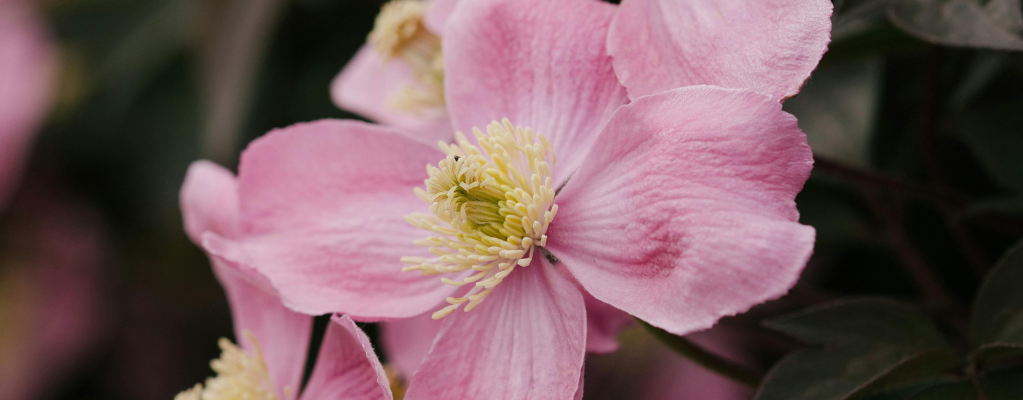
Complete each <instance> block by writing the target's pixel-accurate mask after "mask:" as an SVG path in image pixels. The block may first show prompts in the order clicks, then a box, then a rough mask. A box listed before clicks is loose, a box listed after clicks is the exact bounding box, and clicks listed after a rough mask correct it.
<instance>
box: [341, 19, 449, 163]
mask: <svg viewBox="0 0 1023 400" xmlns="http://www.w3.org/2000/svg"><path fill="white" fill-rule="evenodd" d="M458 1H459V0H394V1H392V2H391V3H389V4H387V5H385V6H384V9H383V10H382V11H381V14H382V15H381V17H380V18H386V17H387V13H388V12H389V11H390V12H391V13H392V14H393V13H394V8H395V7H394V6H402V5H407V6H409V7H411V8H415V9H416V11H418V12H417V13H416V15H412V16H407V17H406V18H407V19H408V20H407V21H405V24H406V25H409V24H411V25H417V26H413V27H406V28H414V29H416V30H420V31H421V32H419V33H418V34H420V35H429V36H432V39H435V40H436V49H435V51H436V54H434V55H433V56H437V57H439V56H440V44H441V40H442V39H441V38H442V36H443V31H444V24H445V23H446V22H447V19H448V16H449V15H450V14H451V11H452V10H453V9H454V7H455V5H456V4H458ZM382 22H386V21H380V19H378V22H377V28H375V29H374V33H373V34H371V37H370V43H367V44H366V45H363V46H362V48H360V49H359V51H358V52H357V53H356V54H355V56H354V57H352V60H351V61H349V62H348V65H346V66H345V68H344V69H343V70H342V71H341V73H339V74H338V75H337V77H336V78H334V82H333V83H331V87H330V94H331V98H332V99H333V100H334V104H335V105H337V106H338V107H339V108H342V109H345V110H348V111H351V112H354V113H356V114H359V115H362V116H364V117H366V118H369V119H371V120H373V121H376V122H378V123H381V124H384V125H389V126H393V127H397V128H401V129H404V130H406V131H408V132H412V133H415V134H416V136H418V137H421V138H423V139H424V140H426V141H427V142H428V143H433V142H434V141H436V140H450V139H451V133H452V130H451V123H450V120H449V119H448V115H447V109H446V106H445V105H444V102H443V90H442V87H424V82H422V80H423V79H417V76H416V75H417V74H422V73H424V71H421V70H422V69H423V68H424V67H423V66H422V65H421V64H422V63H423V62H424V61H418V62H416V61H415V59H416V58H417V57H418V58H423V57H429V56H427V55H423V54H417V53H413V54H411V55H410V56H411V58H412V61H413V62H409V61H410V60H408V58H410V57H402V56H401V55H400V54H398V55H395V54H386V55H385V54H381V53H382V52H381V51H380V50H379V49H377V48H375V47H379V46H374V43H373V39H374V34H380V33H381V32H380V31H385V32H382V33H383V34H385V35H395V33H394V32H386V31H387V30H388V29H391V30H393V29H394V27H388V26H381V25H382ZM414 40H415V39H414V38H413V39H404V40H402V41H401V42H412V41H414ZM410 44H411V45H410ZM383 47H385V48H387V50H386V51H388V53H391V52H398V53H401V52H402V51H403V48H402V47H413V48H418V47H422V46H421V45H417V44H415V43H391V44H390V46H387V45H385V46H383ZM394 47H399V48H398V49H394ZM405 52H406V53H409V51H405ZM427 68H430V67H429V66H427ZM434 68H439V71H434V72H432V73H433V74H437V73H439V74H440V76H439V77H436V76H435V77H430V78H427V79H428V80H429V79H436V78H440V82H439V83H440V84H441V85H443V66H442V65H441V66H435V67H434ZM433 83H434V82H426V85H425V86H433ZM406 90H413V91H421V92H423V93H421V94H422V95H424V96H428V97H429V96H431V95H432V96H433V97H436V96H438V95H439V96H440V97H438V98H436V99H434V100H432V101H429V102H432V103H435V104H420V105H418V106H416V105H412V106H404V107H403V106H402V105H401V104H396V102H395V100H400V97H401V95H402V92H403V91H406ZM430 92H436V93H430Z"/></svg>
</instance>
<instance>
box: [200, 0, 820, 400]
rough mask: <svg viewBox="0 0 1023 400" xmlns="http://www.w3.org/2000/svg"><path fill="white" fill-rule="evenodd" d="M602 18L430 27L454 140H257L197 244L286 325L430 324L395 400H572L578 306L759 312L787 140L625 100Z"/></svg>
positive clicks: (502, 19) (371, 136)
mask: <svg viewBox="0 0 1023 400" xmlns="http://www.w3.org/2000/svg"><path fill="white" fill-rule="evenodd" d="M615 11H616V9H615V7H614V6H612V5H609V4H606V3H601V2H591V1H586V0H565V1H557V2H552V1H544V0H475V1H471V2H464V3H462V4H460V5H459V6H458V7H457V8H456V10H455V11H454V12H453V14H452V15H451V17H450V19H449V20H448V23H447V25H446V26H445V31H444V37H445V38H446V39H445V42H444V43H445V44H444V60H445V61H444V62H445V74H446V78H445V92H446V105H447V110H448V113H449V114H450V116H451V119H452V123H453V125H454V127H455V128H457V129H458V130H460V131H461V132H472V133H473V135H472V137H473V138H472V139H469V138H467V137H465V136H464V135H459V139H458V141H457V142H456V143H454V144H444V145H442V146H441V150H439V151H438V150H437V149H435V148H432V147H430V146H428V145H426V144H424V143H422V142H421V141H420V140H418V139H417V138H412V137H409V136H407V135H405V134H404V133H402V132H399V131H396V130H393V129H389V128H386V127H379V126H374V125H369V124H364V123H359V122H352V121H329V120H328V121H318V122H313V123H306V124H298V125H295V126H292V127H289V128H285V129H281V130H277V131H273V132H271V133H269V134H268V135H266V136H265V137H263V138H261V139H259V140H257V141H255V142H253V144H252V145H250V147H249V148H248V149H247V150H246V152H245V153H244V154H243V155H242V161H241V166H240V169H239V171H240V172H239V184H238V196H239V197H238V201H239V203H240V209H239V213H240V214H239V220H240V226H241V231H240V232H239V234H238V235H237V236H235V237H230V236H223V235H218V234H215V233H214V234H206V235H204V237H203V245H204V247H205V248H206V249H207V251H209V252H211V253H212V254H214V255H216V256H217V257H221V258H223V259H224V260H230V261H231V262H234V263H237V264H239V265H245V266H249V267H252V268H254V269H256V270H258V271H260V272H262V273H263V274H264V275H265V276H266V277H267V278H268V279H269V281H270V282H271V283H272V285H273V286H274V287H275V288H276V289H277V290H278V291H279V293H280V295H281V297H282V300H283V301H284V303H285V305H287V306H288V307H290V308H292V309H294V310H296V311H299V312H304V313H309V314H319V313H324V312H334V311H337V312H344V313H347V314H350V315H352V316H353V318H356V319H362V320H380V319H393V318H407V317H411V316H415V315H419V314H421V313H424V312H428V311H434V313H433V316H434V317H435V318H442V319H443V323H442V325H441V327H440V331H439V333H438V334H437V335H436V338H434V339H433V343H432V345H431V347H430V351H429V353H428V355H427V356H426V358H425V360H424V361H423V363H422V365H420V366H419V368H418V370H417V371H416V372H415V374H414V375H413V378H412V381H411V384H410V387H409V392H408V394H407V396H408V397H407V398H408V399H413V400H415V399H466V398H488V399H519V398H530V399H533V398H544V399H546V398H550V399H565V398H573V397H578V396H581V395H582V392H581V390H580V389H579V384H580V382H581V379H582V372H581V367H582V364H583V358H584V355H585V351H586V347H587V343H588V342H590V341H591V340H589V339H588V335H590V334H591V332H592V331H594V330H596V331H599V329H594V328H593V326H592V324H590V317H589V316H588V315H587V314H588V313H587V311H588V308H597V307H594V305H593V304H588V300H587V296H588V295H592V296H593V301H594V302H597V303H599V305H602V306H605V307H614V308H616V309H618V310H622V311H624V312H627V313H628V314H631V315H634V316H636V317H638V318H641V319H643V320H646V321H648V322H649V323H651V324H653V325H655V326H658V327H661V328H663V329H666V330H668V331H670V332H673V333H675V334H685V333H689V332H693V331H697V330H701V329H705V328H707V327H710V326H711V325H713V324H714V323H715V322H716V321H717V320H718V319H719V318H721V317H722V316H726V315H732V314H736V313H740V312H743V311H745V310H747V309H748V308H749V307H751V306H752V305H754V304H758V303H761V302H763V301H766V300H769V299H772V298H776V297H778V296H781V295H782V294H784V293H785V292H786V291H787V290H788V289H789V288H790V287H791V286H792V285H793V284H794V283H795V281H796V279H797V277H798V276H799V273H800V272H801V271H802V268H803V267H804V265H805V263H806V261H807V259H808V258H809V256H810V253H811V252H812V249H813V243H814V230H813V228H811V227H808V226H804V225H800V224H799V223H798V222H797V221H798V216H799V215H798V212H797V211H796V208H795V202H794V198H795V196H796V194H797V193H798V192H799V191H800V190H801V189H802V185H803V183H804V182H805V181H806V179H807V178H808V176H809V172H810V169H811V166H812V157H811V153H810V148H809V146H808V145H807V143H806V137H805V135H804V134H803V133H802V131H800V130H799V128H798V126H797V124H796V120H795V118H794V117H792V116H791V115H789V114H787V113H785V112H783V111H782V110H781V105H780V104H779V102H778V101H777V99H776V98H774V97H772V96H771V95H768V94H762V93H759V92H756V91H752V90H743V89H727V88H721V87H714V86H690V87H685V88H679V89H673V90H668V91H664V92H661V93H657V94H654V95H650V96H643V97H638V98H636V99H635V100H634V101H633V102H631V103H629V104H626V103H627V102H628V99H627V96H626V93H625V90H624V88H622V86H621V85H620V84H619V83H618V80H617V78H616V77H615V74H614V71H613V69H612V65H611V57H610V56H609V55H608V53H607V50H606V47H605V37H606V32H607V31H608V27H609V25H610V23H611V20H612V18H613V17H614V15H615ZM496 121H501V122H496ZM512 121H514V122H512ZM484 129H485V130H484ZM424 165H428V166H429V167H428V168H427V171H426V172H425V173H424V171H423V166H424ZM424 179H425V185H424ZM424 186H425V187H424ZM398 259H400V260H401V261H402V262H404V263H405V264H406V267H405V270H407V271H410V272H407V273H405V274H398V273H396V269H397V264H396V260H398ZM415 271H420V272H422V273H423V274H417V273H415ZM438 275H440V276H438ZM438 278H441V279H438ZM442 300H444V301H446V302H447V303H448V304H447V305H446V306H444V307H442V308H440V309H438V307H437V304H438V303H440V302H441V301H442ZM459 309H460V310H462V311H465V312H457V313H456V312H455V311H456V310H459ZM588 325H589V326H588ZM408 334H409V335H414V332H410V333H408ZM431 335H432V333H431Z"/></svg>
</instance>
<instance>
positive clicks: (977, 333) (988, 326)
mask: <svg viewBox="0 0 1023 400" xmlns="http://www.w3.org/2000/svg"><path fill="white" fill-rule="evenodd" d="M1021 289H1023V242H1021V243H1019V244H1017V245H1015V246H1014V247H1013V248H1011V249H1010V250H1009V251H1008V252H1007V253H1006V254H1005V256H1003V257H1002V259H1001V260H999V261H998V264H996V265H995V267H994V269H992V270H991V272H990V273H988V275H987V277H985V278H984V282H983V283H982V284H981V287H980V291H978V293H977V299H976V301H975V302H974V305H973V330H972V334H973V346H974V348H980V347H982V346H984V345H986V344H991V343H1002V344H1005V345H1015V346H1021V347H1023V290H1021Z"/></svg>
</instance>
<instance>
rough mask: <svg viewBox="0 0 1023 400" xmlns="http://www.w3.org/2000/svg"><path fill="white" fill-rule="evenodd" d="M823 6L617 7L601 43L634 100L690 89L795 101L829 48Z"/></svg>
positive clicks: (685, 0) (817, 1) (819, 2)
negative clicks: (715, 89)
mask: <svg viewBox="0 0 1023 400" xmlns="http://www.w3.org/2000/svg"><path fill="white" fill-rule="evenodd" d="M831 11H832V4H831V2H830V1H828V0H768V1H763V0H726V1H722V0H623V1H622V4H621V6H620V7H619V10H618V15H616V16H615V18H614V21H613V22H612V23H611V30H610V32H608V36H607V47H608V52H610V53H611V56H612V57H613V58H614V69H615V72H616V73H617V74H618V79H620V80H621V82H622V84H623V85H625V87H626V88H627V89H628V91H629V97H630V98H638V97H640V96H645V95H648V94H653V93H657V92H661V91H665V90H669V89H673V88H677V87H683V86H689V85H716V86H721V87H726V88H737V89H743V88H747V89H753V90H756V91H759V92H761V93H766V94H769V95H771V96H772V97H773V98H775V99H778V100H781V99H784V98H788V97H792V96H795V95H796V93H798V92H799V89H800V87H802V86H803V82H805V81H806V79H807V78H808V77H810V72H812V71H813V70H814V68H816V67H817V63H818V62H819V61H820V59H821V56H823V55H824V52H825V51H826V50H827V47H828V42H829V41H830V40H831Z"/></svg>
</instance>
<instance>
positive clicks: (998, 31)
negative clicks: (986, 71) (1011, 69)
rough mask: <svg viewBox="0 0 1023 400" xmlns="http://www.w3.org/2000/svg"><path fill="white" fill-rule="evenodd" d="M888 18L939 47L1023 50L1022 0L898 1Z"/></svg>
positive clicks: (889, 12) (889, 11)
mask: <svg viewBox="0 0 1023 400" xmlns="http://www.w3.org/2000/svg"><path fill="white" fill-rule="evenodd" d="M888 17H889V19H890V20H891V21H892V23H893V24H895V25H896V26H898V27H900V28H902V29H903V30H905V31H906V32H909V33H910V34H912V35H914V36H917V37H919V38H921V39H923V40H926V41H928V42H932V43H936V44H943V45H950V46H966V47H986V48H994V49H1006V50H1023V16H1021V11H1020V0H988V1H986V2H984V3H983V4H982V3H981V2H980V1H977V0H898V1H896V2H895V3H894V4H893V5H892V7H891V8H890V9H889V10H888Z"/></svg>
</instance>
